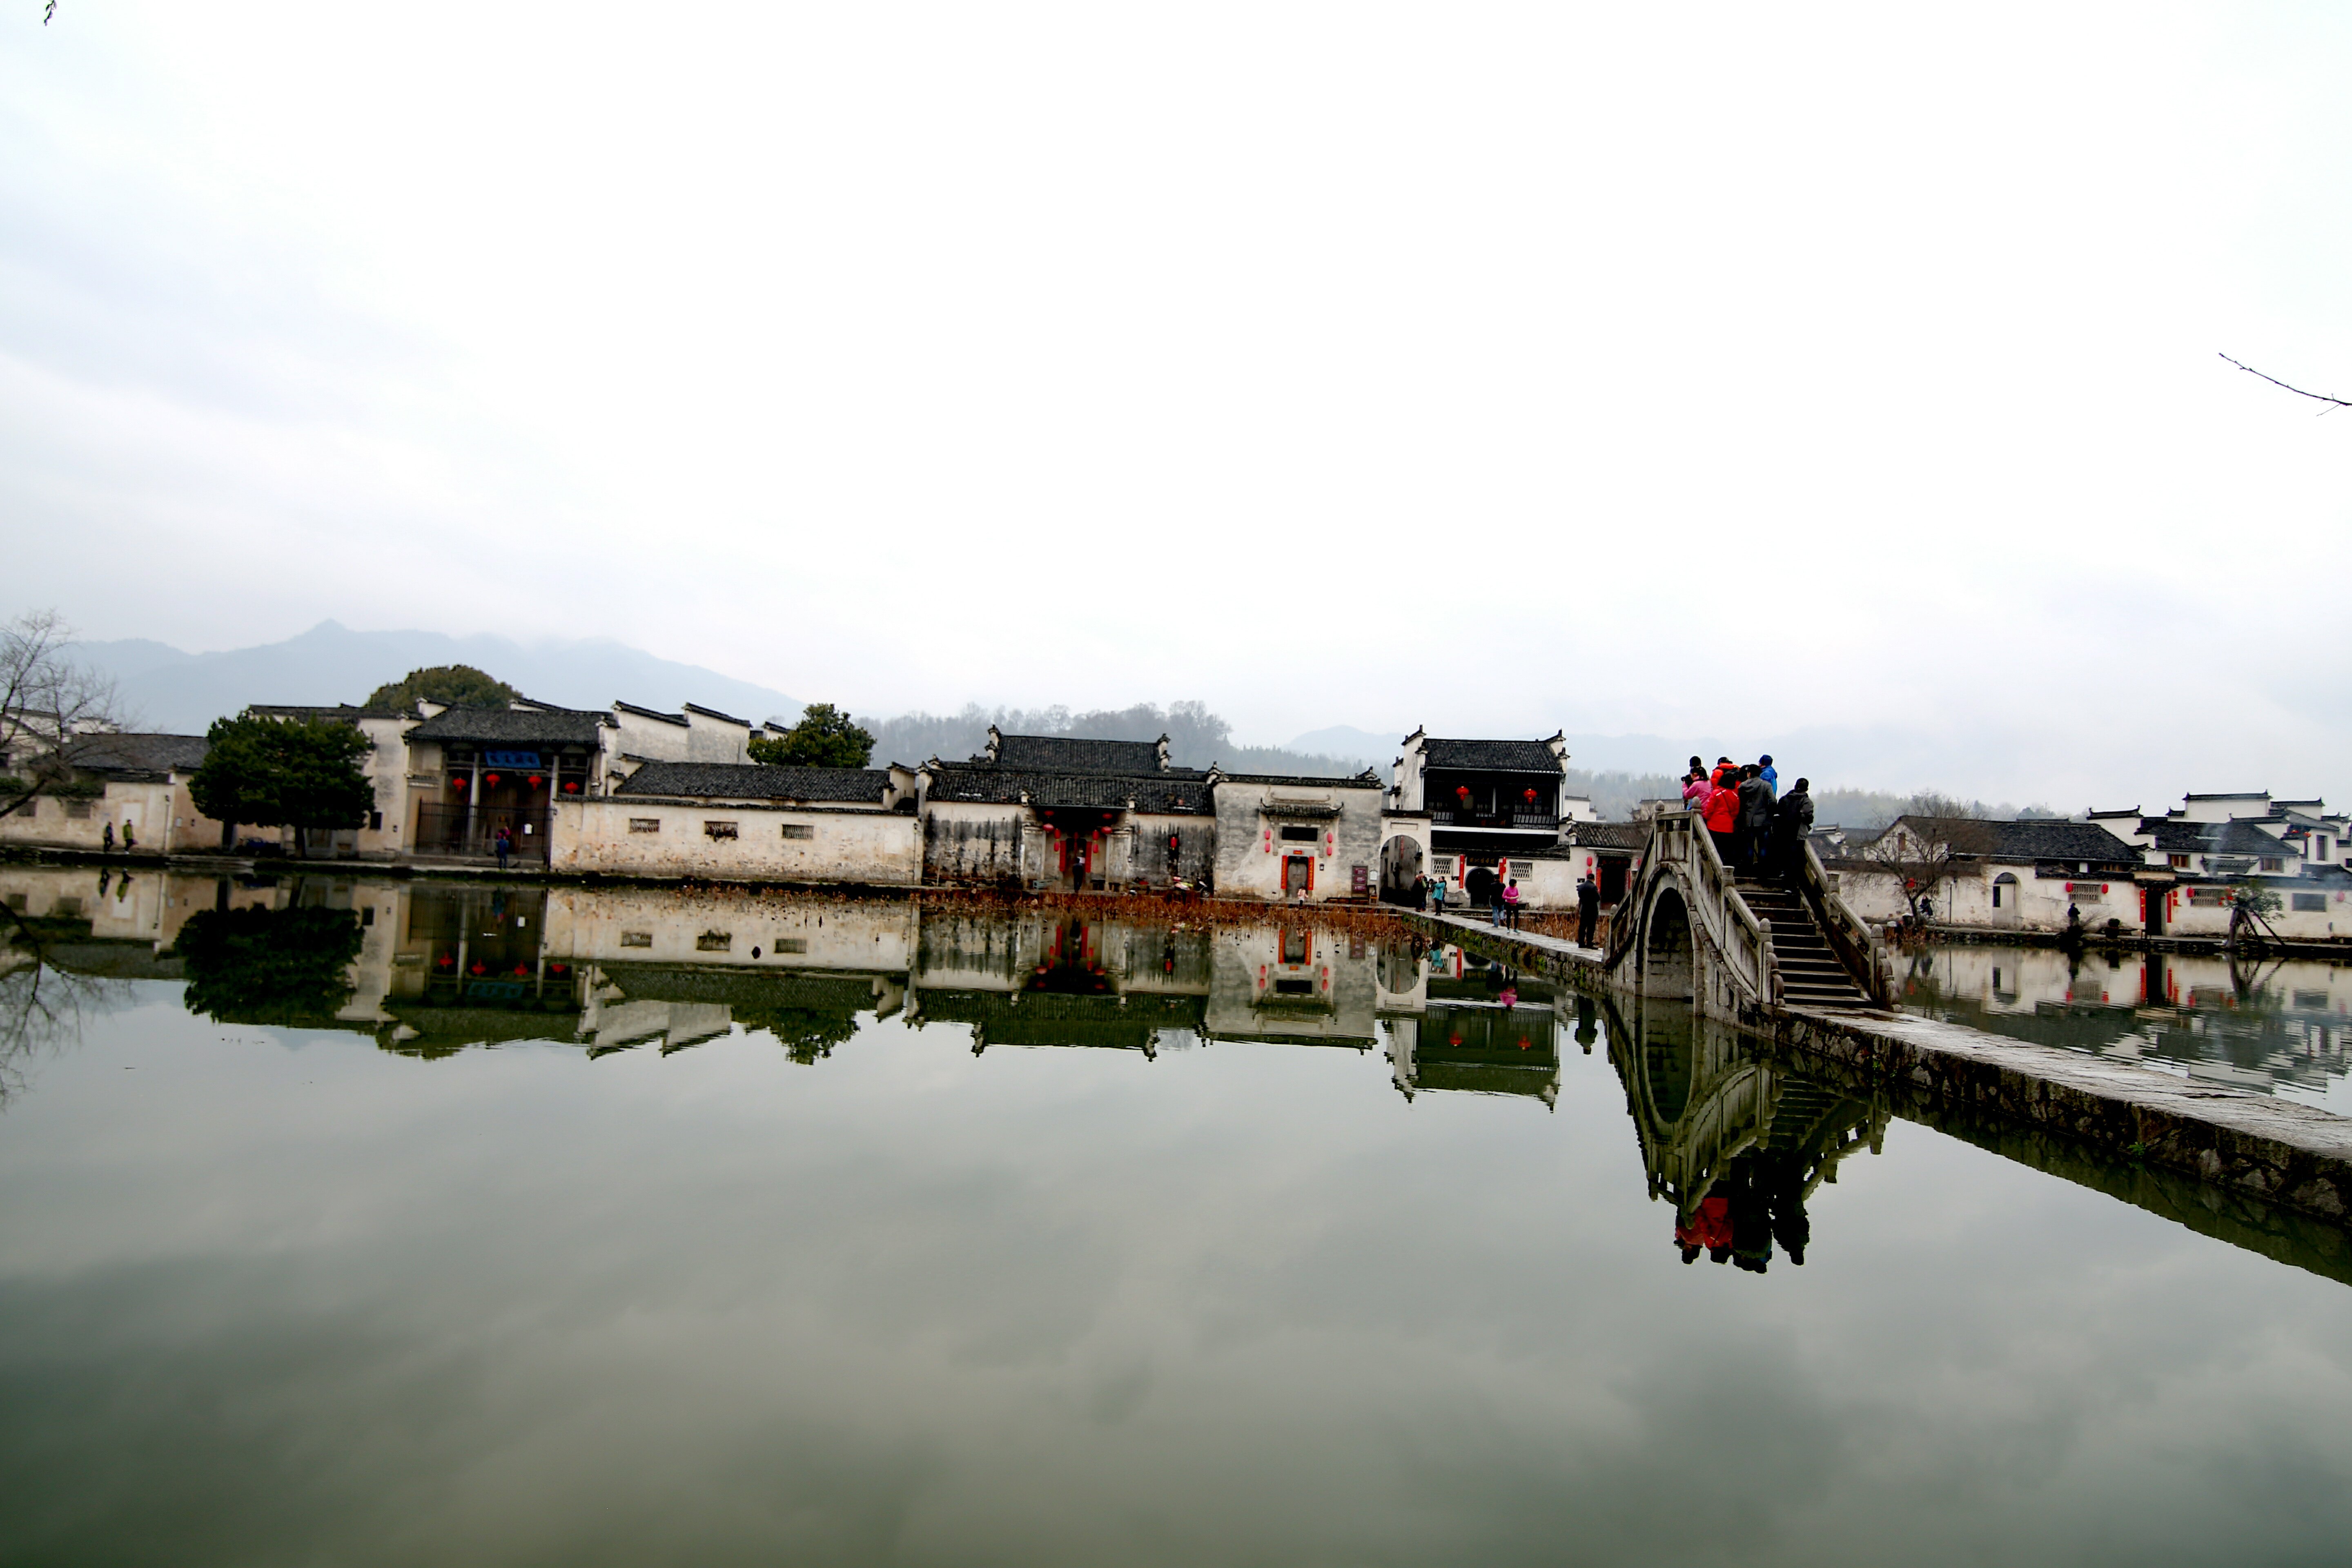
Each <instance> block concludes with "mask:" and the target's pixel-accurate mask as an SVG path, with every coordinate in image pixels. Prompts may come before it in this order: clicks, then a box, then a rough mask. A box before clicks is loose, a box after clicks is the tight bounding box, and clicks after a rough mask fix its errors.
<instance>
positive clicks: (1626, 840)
mask: <svg viewBox="0 0 2352 1568" xmlns="http://www.w3.org/2000/svg"><path fill="white" fill-rule="evenodd" d="M1569 834H1570V843H1572V844H1574V845H1575V846H1576V847H1578V848H1580V849H1639V848H1642V847H1644V846H1645V845H1647V844H1648V843H1649V842H1650V825H1649V824H1648V823H1646V822H1580V823H1578V824H1576V825H1575V826H1573V827H1571V828H1570V829H1569Z"/></svg>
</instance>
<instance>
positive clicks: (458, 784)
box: [449, 779, 466, 795]
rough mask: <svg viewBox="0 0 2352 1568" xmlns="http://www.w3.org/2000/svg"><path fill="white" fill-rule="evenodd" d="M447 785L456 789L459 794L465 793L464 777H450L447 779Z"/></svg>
mask: <svg viewBox="0 0 2352 1568" xmlns="http://www.w3.org/2000/svg"><path fill="white" fill-rule="evenodd" d="M449 787H450V788H451V789H454V790H456V791H457V793H458V794H459V795H463V794H465V793H466V781H465V780H464V779H451V780H450V781H449Z"/></svg>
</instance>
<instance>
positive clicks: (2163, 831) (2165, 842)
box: [2140, 816, 2300, 856]
mask: <svg viewBox="0 0 2352 1568" xmlns="http://www.w3.org/2000/svg"><path fill="white" fill-rule="evenodd" d="M2140 829H2141V831H2143V832H2147V833H2152V834H2154V835H2155V836H2156V847H2158V849H2161V850H2163V851H2164V852H2165V853H2166V854H2168V855H2254V856H2264V855H2295V854H2299V853H2300V851H2299V850H2298V849H2296V848H2295V847H2294V846H2293V845H2291V844H2288V843H2285V842H2284V841H2282V840H2280V839H2277V838H2273V837H2271V835H2270V834H2268V833H2267V832H2265V831H2263V829H2262V828H2260V827H2257V826H2254V825H2253V824H2252V823H2251V822H2183V821H2181V820H2180V819H2179V818H2178V817H2168V816H2151V817H2148V818H2147V819H2145V820H2143V821H2142V822H2141V823H2140Z"/></svg>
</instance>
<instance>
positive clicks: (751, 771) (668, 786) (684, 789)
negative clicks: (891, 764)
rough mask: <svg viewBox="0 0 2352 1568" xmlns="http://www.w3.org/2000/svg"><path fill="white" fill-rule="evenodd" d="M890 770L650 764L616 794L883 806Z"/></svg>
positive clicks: (759, 764)
mask: <svg viewBox="0 0 2352 1568" xmlns="http://www.w3.org/2000/svg"><path fill="white" fill-rule="evenodd" d="M889 783H890V770H889V769H887V768H779V767H770V766H768V765H767V764H765V763H646V765H645V766H644V767H641V768H639V769H638V770H637V771H636V772H635V773H632V774H630V775H629V779H628V782H627V783H625V784H623V785H621V787H620V788H619V789H617V790H615V791H614V792H613V793H614V794H615V795H692V796H697V797H700V798H706V799H707V798H713V797H718V798H724V799H728V800H806V801H828V802H850V801H854V802H860V803H864V802H871V803H872V804H874V805H881V804H882V801H883V799H884V796H885V793H886V791H887V787H888V785H889Z"/></svg>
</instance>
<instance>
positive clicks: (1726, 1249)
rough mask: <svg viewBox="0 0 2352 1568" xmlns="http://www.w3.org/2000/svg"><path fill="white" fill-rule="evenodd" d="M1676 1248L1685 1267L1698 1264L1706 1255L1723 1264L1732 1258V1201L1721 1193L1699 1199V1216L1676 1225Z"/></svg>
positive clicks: (1678, 1221) (1696, 1214) (1693, 1216)
mask: <svg viewBox="0 0 2352 1568" xmlns="http://www.w3.org/2000/svg"><path fill="white" fill-rule="evenodd" d="M1675 1246H1676V1247H1680V1248H1682V1254H1683V1261H1684V1262H1685V1263H1696V1262H1697V1261H1698V1255H1699V1254H1700V1253H1701V1252H1706V1253H1707V1254H1708V1255H1710V1256H1711V1257H1713V1258H1714V1259H1715V1260H1716V1261H1717V1263H1720V1262H1722V1261H1723V1260H1724V1259H1725V1258H1729V1257H1730V1256H1731V1200H1730V1199H1729V1198H1727V1197H1725V1196H1724V1195H1723V1194H1720V1193H1709V1194H1707V1195H1706V1196H1705V1197H1703V1198H1701V1199H1699V1201H1698V1209H1697V1212H1696V1213H1694V1214H1693V1215H1691V1216H1690V1219H1689V1220H1688V1221H1687V1222H1685V1221H1683V1220H1679V1219H1678V1220H1676V1221H1675Z"/></svg>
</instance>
